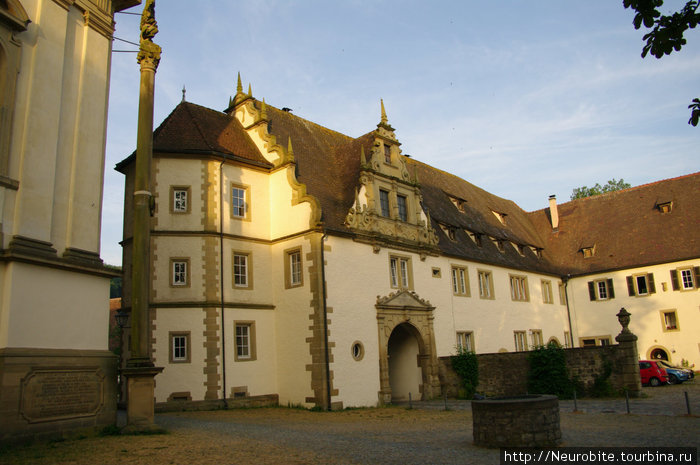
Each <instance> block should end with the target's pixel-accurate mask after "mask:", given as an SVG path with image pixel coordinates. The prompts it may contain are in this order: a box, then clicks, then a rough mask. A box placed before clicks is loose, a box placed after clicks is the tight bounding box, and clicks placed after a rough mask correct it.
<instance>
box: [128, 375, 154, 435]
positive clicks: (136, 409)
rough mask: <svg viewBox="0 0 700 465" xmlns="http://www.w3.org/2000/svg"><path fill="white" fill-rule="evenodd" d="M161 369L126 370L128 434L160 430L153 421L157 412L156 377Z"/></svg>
mask: <svg viewBox="0 0 700 465" xmlns="http://www.w3.org/2000/svg"><path fill="white" fill-rule="evenodd" d="M161 371H163V368H160V367H134V368H130V367H127V368H124V369H123V370H122V375H123V376H124V377H125V378H126V399H127V400H126V426H125V427H124V429H123V430H122V431H124V432H127V433H135V432H149V431H150V432H153V431H157V430H158V429H160V428H158V427H157V426H156V424H155V423H154V421H153V418H154V410H155V397H154V390H155V376H156V375H157V374H158V373H160V372H161Z"/></svg>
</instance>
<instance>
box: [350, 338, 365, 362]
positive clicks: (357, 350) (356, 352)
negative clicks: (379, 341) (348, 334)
mask: <svg viewBox="0 0 700 465" xmlns="http://www.w3.org/2000/svg"><path fill="white" fill-rule="evenodd" d="M350 352H351V354H352V358H354V359H355V360H357V361H360V360H362V358H363V357H364V356H365V348H364V346H363V345H362V343H361V342H360V341H355V342H353V343H352V346H351V347H350Z"/></svg>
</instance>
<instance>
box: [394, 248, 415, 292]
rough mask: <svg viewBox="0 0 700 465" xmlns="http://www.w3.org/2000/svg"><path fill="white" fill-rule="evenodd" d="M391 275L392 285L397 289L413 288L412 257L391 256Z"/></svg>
mask: <svg viewBox="0 0 700 465" xmlns="http://www.w3.org/2000/svg"><path fill="white" fill-rule="evenodd" d="M389 277H390V282H391V287H393V288H395V289H412V288H413V271H412V269H411V259H410V258H409V257H402V256H395V255H392V256H390V257H389Z"/></svg>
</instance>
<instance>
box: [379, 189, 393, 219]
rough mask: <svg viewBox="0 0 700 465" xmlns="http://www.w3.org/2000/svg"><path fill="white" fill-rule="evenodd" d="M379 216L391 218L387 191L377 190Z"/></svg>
mask: <svg viewBox="0 0 700 465" xmlns="http://www.w3.org/2000/svg"><path fill="white" fill-rule="evenodd" d="M379 214H380V215H382V216H383V217H385V218H389V217H390V216H391V209H390V208H389V191H386V190H384V189H379Z"/></svg>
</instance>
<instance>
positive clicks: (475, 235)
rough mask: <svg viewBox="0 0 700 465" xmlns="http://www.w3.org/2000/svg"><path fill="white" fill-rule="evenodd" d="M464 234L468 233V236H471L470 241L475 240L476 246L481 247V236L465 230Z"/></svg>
mask: <svg viewBox="0 0 700 465" xmlns="http://www.w3.org/2000/svg"><path fill="white" fill-rule="evenodd" d="M464 232H466V233H467V236H469V239H471V240H473V241H474V243H475V244H476V245H478V246H479V247H481V234H479V233H475V232H471V231H468V230H466V229H465V230H464Z"/></svg>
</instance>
